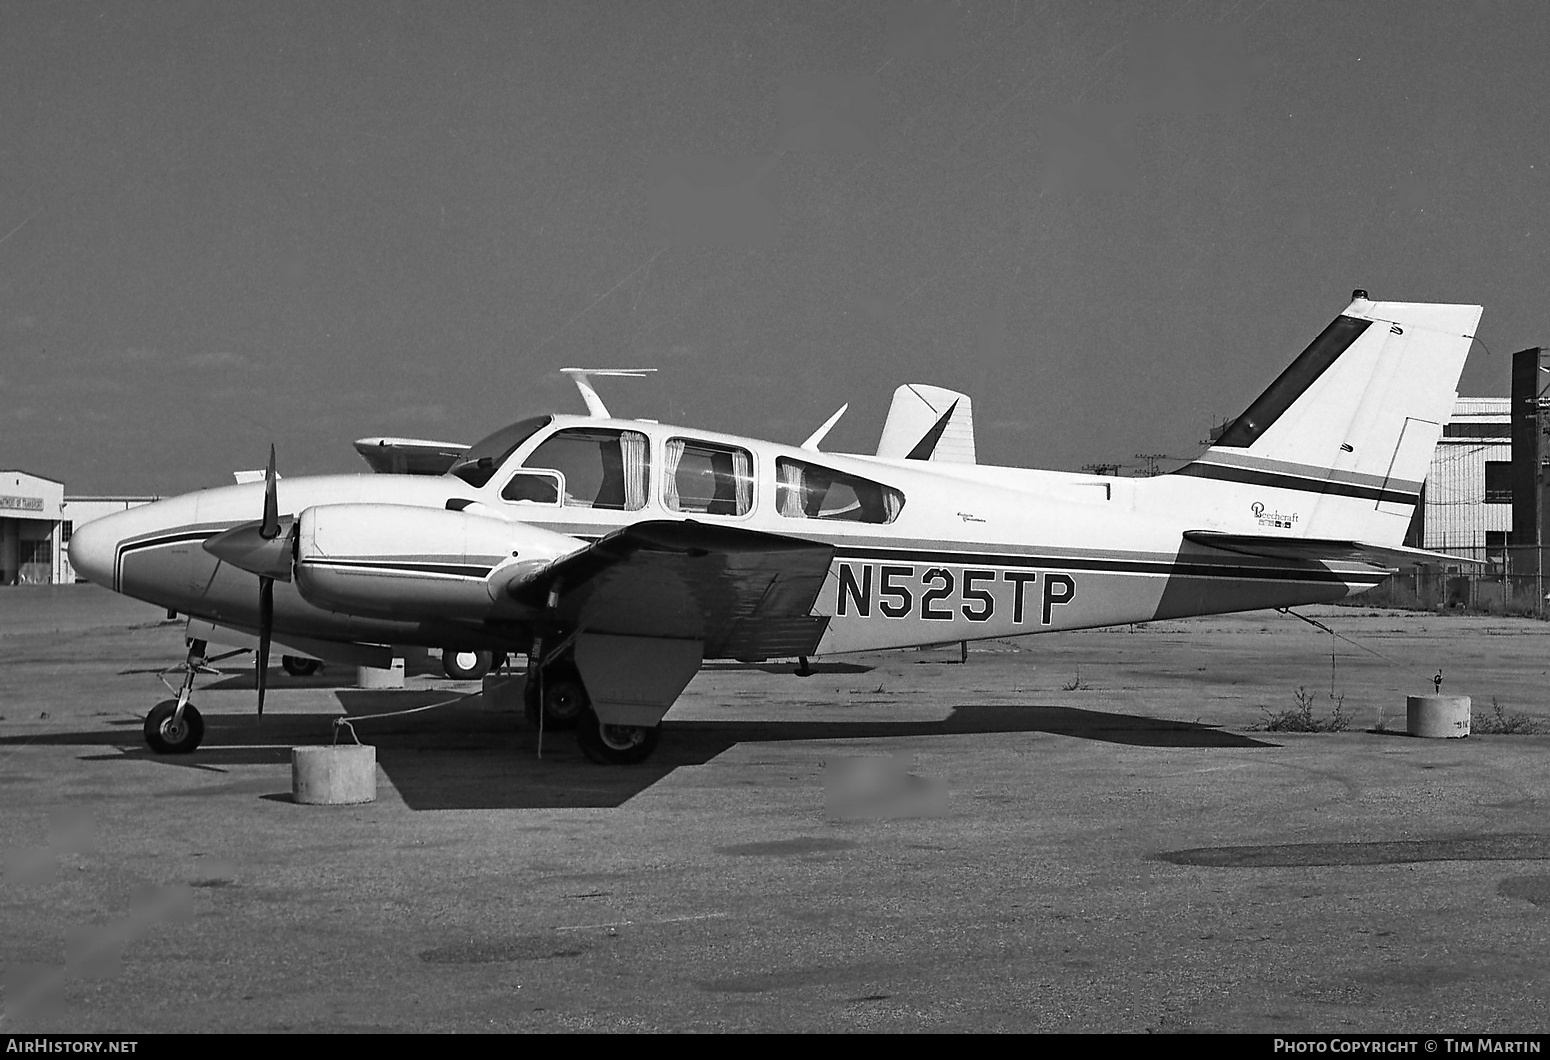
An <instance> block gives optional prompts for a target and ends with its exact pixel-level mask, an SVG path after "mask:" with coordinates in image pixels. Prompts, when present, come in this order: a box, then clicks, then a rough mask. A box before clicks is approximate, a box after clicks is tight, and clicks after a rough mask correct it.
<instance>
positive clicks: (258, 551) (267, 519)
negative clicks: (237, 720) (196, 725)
mask: <svg viewBox="0 0 1550 1060" xmlns="http://www.w3.org/2000/svg"><path fill="white" fill-rule="evenodd" d="M279 477H280V476H279V475H277V474H276V473H275V452H274V446H273V445H271V446H270V447H269V467H268V468H267V469H266V470H265V471H264V517H263V518H262V519H255V520H253V521H252V522H251V523H241V524H239V525H237V526H234V527H232V528H231V529H230V530H226V531H223V532H221V533H219V534H216V535H215V536H214V537H212V538H210V539H209V540H208V541H206V542H205V543H204V550H205V551H206V552H208V553H210V554H211V555H212V556H214V557H215V558H217V559H219V560H221V561H222V562H223V563H230V564H231V565H232V566H233V567H236V568H237V569H238V570H245V571H248V572H249V573H251V574H256V575H258V660H257V661H258V678H257V686H258V716H259V717H260V718H262V717H263V716H264V691H265V685H266V684H267V680H268V669H269V644H270V640H271V639H272V637H273V634H274V583H275V580H276V579H279V580H280V581H285V582H288V581H290V580H291V574H292V563H293V561H294V559H295V555H294V553H295V547H296V532H295V531H296V518H295V516H292V515H287V516H284V517H282V516H281V515H280V502H279V500H278V497H277V489H276V486H275V483H276V481H277V480H278V479H279Z"/></svg>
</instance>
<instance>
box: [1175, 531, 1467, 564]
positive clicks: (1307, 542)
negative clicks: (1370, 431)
mask: <svg viewBox="0 0 1550 1060" xmlns="http://www.w3.org/2000/svg"><path fill="white" fill-rule="evenodd" d="M1184 539H1185V540H1186V541H1193V542H1194V543H1195V544H1197V545H1210V546H1211V547H1212V548H1219V549H1222V550H1224V551H1227V552H1236V553H1238V554H1239V555H1243V556H1265V557H1267V558H1270V559H1303V560H1312V561H1314V562H1323V561H1325V560H1338V561H1341V562H1346V563H1366V564H1369V565H1370V566H1373V567H1382V568H1386V569H1389V570H1397V569H1399V568H1401V567H1415V566H1420V565H1422V564H1438V565H1441V564H1448V563H1452V564H1460V563H1468V564H1474V565H1477V566H1478V565H1479V563H1480V561H1479V560H1474V559H1468V558H1466V557H1464V556H1450V555H1448V554H1447V553H1446V552H1429V551H1427V550H1426V549H1424V548H1404V547H1403V546H1398V545H1372V544H1364V543H1363V542H1360V541H1330V540H1326V539H1322V538H1309V537H1275V536H1272V535H1269V534H1223V533H1219V532H1218V531H1215V530H1186V531H1184Z"/></svg>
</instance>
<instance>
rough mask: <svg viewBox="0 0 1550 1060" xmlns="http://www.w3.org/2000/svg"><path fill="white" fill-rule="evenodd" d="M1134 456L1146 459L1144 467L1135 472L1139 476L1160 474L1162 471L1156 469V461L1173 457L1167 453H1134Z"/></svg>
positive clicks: (1150, 476) (1149, 476)
mask: <svg viewBox="0 0 1550 1060" xmlns="http://www.w3.org/2000/svg"><path fill="white" fill-rule="evenodd" d="M1135 457H1136V459H1137V460H1145V461H1146V467H1144V468H1142V469H1141V470H1140V471H1137V472H1136V474H1137V475H1138V476H1140V477H1141V478H1156V477H1157V476H1158V475H1160V474H1162V472H1160V471H1158V470H1157V461H1159V460H1172V459H1173V458H1172V457H1171V456H1169V455H1168V454H1167V453H1136V454H1135Z"/></svg>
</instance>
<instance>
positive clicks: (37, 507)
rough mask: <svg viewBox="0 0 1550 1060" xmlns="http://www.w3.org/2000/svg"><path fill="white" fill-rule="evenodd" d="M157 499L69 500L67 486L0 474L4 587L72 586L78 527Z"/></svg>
mask: <svg viewBox="0 0 1550 1060" xmlns="http://www.w3.org/2000/svg"><path fill="white" fill-rule="evenodd" d="M158 499H159V498H157V497H130V496H111V497H67V496H65V484H64V483H63V482H58V481H55V480H54V479H51V478H44V477H43V476H42V475H33V474H29V473H28V472H26V471H0V586H4V585H67V584H69V583H70V582H73V581H75V571H74V570H72V569H71V567H70V551H69V549H70V534H71V533H72V532H73V531H74V529H75V527H77V526H80V525H81V524H82V523H89V522H91V521H92V520H93V519H100V518H101V517H102V516H104V515H109V514H111V513H113V512H121V511H124V510H125V509H127V508H134V507H136V506H138V505H141V504H149V503H150V502H151V501H154V500H158Z"/></svg>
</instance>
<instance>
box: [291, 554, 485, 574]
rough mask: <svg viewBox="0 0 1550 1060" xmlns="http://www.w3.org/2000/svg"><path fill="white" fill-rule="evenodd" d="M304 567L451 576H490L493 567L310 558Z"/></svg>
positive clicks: (305, 561) (303, 564)
mask: <svg viewBox="0 0 1550 1060" xmlns="http://www.w3.org/2000/svg"><path fill="white" fill-rule="evenodd" d="M302 566H304V567H334V568H343V569H346V570H358V571H386V572H387V573H389V574H436V575H444V576H446V577H450V578H475V579H483V578H487V577H489V574H490V571H492V570H494V569H495V568H493V567H476V566H472V565H465V564H460V563H408V562H404V563H393V562H389V561H385V560H347V559H326V560H318V559H308V560H302Z"/></svg>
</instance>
